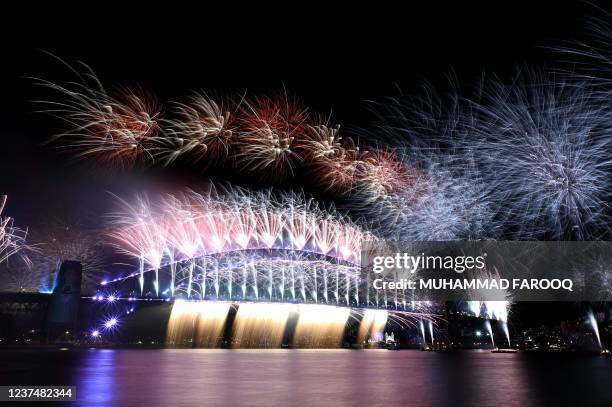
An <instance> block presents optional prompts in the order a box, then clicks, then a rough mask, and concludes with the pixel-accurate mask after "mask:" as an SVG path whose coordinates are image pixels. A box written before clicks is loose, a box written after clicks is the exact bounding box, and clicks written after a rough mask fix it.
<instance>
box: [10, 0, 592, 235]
mask: <svg viewBox="0 0 612 407" xmlns="http://www.w3.org/2000/svg"><path fill="white" fill-rule="evenodd" d="M537 3H538V4H537V5H536V4H534V2H515V1H513V2H506V4H505V5H502V4H496V5H495V7H494V6H492V5H486V3H485V2H482V4H472V5H469V6H466V5H461V6H460V7H459V6H448V5H442V4H439V5H432V6H430V7H429V8H422V7H414V6H413V7H412V9H410V8H409V9H406V10H400V9H376V10H368V9H361V10H358V11H359V14H361V15H360V16H354V15H350V14H349V13H346V14H341V15H339V16H338V15H333V14H331V12H329V14H327V12H328V10H304V13H305V14H307V15H311V13H314V15H312V16H311V18H310V19H307V21H306V22H304V23H301V24H299V23H298V22H297V20H290V19H280V18H279V19H274V18H270V17H268V19H263V20H261V19H258V18H257V16H256V15H253V16H252V19H250V20H241V19H238V18H236V19H232V17H233V16H232V15H231V14H224V13H221V12H216V13H215V12H213V11H212V10H211V11H210V12H209V13H208V14H203V15H202V19H201V20H200V21H199V22H197V21H182V20H174V22H175V23H178V24H177V26H176V28H174V25H171V24H170V23H167V24H163V25H162V24H160V23H156V22H155V21H153V20H150V19H148V18H147V17H145V16H144V15H143V16H140V17H141V18H140V19H138V18H131V17H129V16H128V15H126V14H113V15H112V16H110V17H107V16H105V15H102V14H96V16H95V17H94V16H90V18H88V19H83V20H78V19H72V18H69V17H68V16H67V15H64V16H63V17H62V18H50V17H49V18H41V19H35V18H31V19H30V18H28V19H27V21H24V23H23V24H22V25H20V26H19V28H18V29H16V30H12V29H10V28H9V27H8V26H7V27H4V28H3V29H5V30H6V32H5V33H4V34H3V38H5V39H7V41H4V45H3V52H2V54H3V62H2V64H0V65H1V69H2V75H0V78H1V79H0V80H1V81H2V84H1V87H0V89H2V92H1V95H0V99H1V103H2V106H1V108H0V114H1V117H0V136H1V137H2V150H1V151H2V153H1V154H2V160H1V164H0V165H1V166H2V178H1V184H0V191H1V192H2V193H5V194H8V195H9V203H8V207H7V209H6V212H7V214H10V215H13V216H15V217H16V218H17V220H18V222H19V223H20V224H22V223H24V222H28V223H29V224H31V225H32V226H33V224H35V223H36V222H37V217H38V216H40V214H42V213H45V214H46V213H48V212H53V211H54V210H55V208H56V207H57V208H62V209H64V210H67V209H68V208H70V211H77V212H83V211H85V212H88V211H89V212H94V213H95V212H97V211H102V210H104V206H105V204H106V203H107V201H108V194H106V193H105V192H104V191H106V190H110V191H113V192H116V193H123V192H126V191H130V190H134V189H138V188H153V184H154V185H158V184H159V185H161V188H162V189H165V188H166V187H168V186H176V184H177V183H180V182H185V183H192V182H196V183H197V180H198V176H199V175H198V174H197V173H195V174H191V176H192V177H194V179H191V180H189V179H188V178H189V175H190V174H189V171H185V172H182V173H181V174H179V175H178V176H177V177H176V178H175V177H173V175H172V174H170V173H169V171H164V172H163V173H162V174H153V172H152V171H148V172H144V173H139V174H135V175H129V176H128V175H125V174H121V176H118V174H115V173H112V172H109V171H100V170H99V169H96V168H95V165H93V164H92V163H89V165H88V163H86V162H85V163H74V162H73V160H71V159H70V156H69V155H68V154H65V153H62V152H60V151H58V150H57V149H55V148H53V146H42V145H41V143H43V142H44V141H45V140H48V138H49V137H50V136H51V135H53V134H54V133H56V132H58V131H60V130H62V123H60V122H59V121H58V120H56V119H53V118H50V117H48V116H45V115H43V114H40V113H36V112H35V110H36V109H37V108H39V106H36V105H35V104H34V103H32V102H31V101H33V100H37V99H41V98H45V96H46V94H45V92H44V91H43V89H41V88H38V87H36V86H34V85H33V81H32V80H31V79H28V77H38V78H43V79H48V80H52V81H62V80H64V79H66V78H68V77H69V72H68V71H67V69H66V67H64V66H62V65H61V64H60V63H58V62H57V61H56V60H54V59H53V58H51V57H49V56H48V55H46V54H45V53H44V52H43V51H47V52H50V53H53V54H54V55H56V56H58V57H60V58H62V59H63V60H65V61H67V62H70V63H74V62H75V61H77V60H80V61H83V62H85V63H87V64H88V65H89V66H90V67H92V68H93V70H94V71H95V72H96V73H97V74H98V76H99V78H100V79H101V80H102V81H103V83H104V84H105V85H106V86H108V87H112V86H117V85H126V84H129V85H139V86H142V87H144V88H146V89H149V90H151V91H152V92H154V93H156V94H157V95H158V97H159V99H160V100H161V101H168V100H173V99H180V98H181V97H184V96H186V95H188V94H189V93H190V92H191V91H193V90H198V89H202V90H205V91H207V92H218V93H222V94H230V95H238V94H243V93H244V92H248V94H258V93H269V92H275V91H276V92H278V91H283V89H286V90H287V91H288V92H290V93H291V94H294V95H297V96H298V97H300V98H301V99H302V100H303V101H304V103H305V104H306V105H307V106H309V107H310V109H311V110H312V111H317V112H321V113H332V116H333V118H334V120H335V121H336V122H338V123H340V124H341V125H342V126H343V128H345V129H351V128H354V127H366V128H367V127H368V124H369V123H370V122H371V116H370V115H369V113H368V112H369V110H368V106H369V103H368V101H376V100H379V99H381V98H382V97H385V96H397V95H399V94H400V93H404V94H414V93H418V92H419V91H420V90H421V88H422V86H423V84H424V83H425V82H426V81H427V82H430V83H432V84H433V86H434V87H436V88H438V89H439V90H440V92H444V87H445V85H446V83H447V78H448V77H449V75H454V76H456V78H457V81H458V83H459V84H460V86H461V87H462V88H463V89H465V90H469V89H470V88H471V87H472V86H473V84H474V83H476V82H477V81H478V80H479V79H480V78H481V76H482V75H483V73H487V74H491V73H495V74H497V75H500V76H501V77H502V78H504V77H510V76H511V75H513V74H514V73H516V72H517V69H519V68H520V66H521V65H523V64H528V65H530V66H548V67H551V66H554V65H555V64H556V60H559V59H562V58H561V57H560V56H559V55H558V54H555V53H554V52H553V51H551V49H550V48H551V47H554V46H558V45H560V44H563V43H566V42H567V41H571V40H574V39H581V38H584V37H585V32H584V31H585V29H584V28H585V16H588V15H594V14H596V13H597V9H596V8H595V7H593V6H589V5H586V4H584V3H578V2H576V3H571V4H565V2H563V3H559V2H548V1H544V2H537ZM109 11H112V10H109ZM111 14H112V13H111ZM296 14H299V13H296ZM216 16H222V17H223V18H216ZM194 17H195V16H194ZM294 17H295V18H297V15H294ZM366 17H367V18H366ZM167 20H168V21H169V20H173V19H172V18H168V19H167ZM196 20H197V19H196ZM22 34H23V35H22ZM220 176H221V177H223V174H220ZM160 178H161V179H160Z"/></svg>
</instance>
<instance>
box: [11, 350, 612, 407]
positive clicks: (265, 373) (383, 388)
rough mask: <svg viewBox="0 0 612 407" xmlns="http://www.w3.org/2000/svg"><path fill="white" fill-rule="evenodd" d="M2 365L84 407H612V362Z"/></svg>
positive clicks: (119, 358)
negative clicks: (71, 391) (66, 390)
mask: <svg viewBox="0 0 612 407" xmlns="http://www.w3.org/2000/svg"><path fill="white" fill-rule="evenodd" d="M0 360H2V363H1V364H0V383H1V384H33V383H40V384H42V383H47V384H58V385H59V384H63V385H75V384H76V385H77V386H78V388H77V394H78V398H79V402H78V403H72V405H75V404H76V405H83V406H109V405H132V406H136V405H147V406H164V407H166V406H172V405H202V406H241V405H251V406H260V405H261V406H269V405H283V406H284V405H300V406H322V405H334V406H373V405H384V406H395V405H414V406H449V405H452V406H478V407H482V406H542V405H543V406H547V405H555V406H558V405H581V406H588V405H599V406H601V405H612V386H610V383H611V382H612V360H610V359H605V358H600V357H575V356H573V355H554V356H548V357H541V356H538V355H528V354H524V353H523V354H520V353H519V354H492V353H490V352H469V351H465V352H457V353H454V354H445V353H435V352H421V351H399V352H393V351H386V350H367V351H354V350H353V351H352V350H341V349H334V350H320V349H299V350H282V349H277V350H247V349H244V350H226V349H166V350H102V349H97V350H70V351H67V352H59V351H27V352H22V351H0ZM49 361H53V362H52V363H50V362H49Z"/></svg>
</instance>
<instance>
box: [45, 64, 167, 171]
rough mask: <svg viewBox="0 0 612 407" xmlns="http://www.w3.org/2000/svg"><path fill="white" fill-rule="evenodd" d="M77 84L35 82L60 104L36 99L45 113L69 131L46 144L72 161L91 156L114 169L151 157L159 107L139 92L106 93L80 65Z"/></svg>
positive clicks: (132, 90)
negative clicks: (70, 156)
mask: <svg viewBox="0 0 612 407" xmlns="http://www.w3.org/2000/svg"><path fill="white" fill-rule="evenodd" d="M84 68H85V72H84V73H83V74H80V73H77V72H76V71H74V72H75V74H76V75H77V76H78V81H77V82H69V83H68V84H66V85H60V84H55V83H53V82H49V81H44V80H41V81H39V84H40V85H42V86H45V87H47V88H49V89H51V90H52V91H55V92H58V93H59V94H61V95H62V100H61V101H59V102H57V101H41V102H40V103H42V104H43V105H44V106H45V112H47V113H50V114H53V115H54V116H57V117H59V118H60V119H62V120H64V121H65V122H66V123H67V124H68V125H69V126H70V128H69V129H68V130H67V131H66V132H63V133H60V134H58V135H56V136H55V137H54V138H53V139H52V141H53V142H56V143H58V144H59V145H60V146H61V147H62V148H65V149H68V150H71V151H74V152H75V154H76V155H75V157H76V158H77V159H89V158H94V159H96V160H97V161H100V162H104V163H107V164H109V165H112V166H117V167H132V166H133V165H135V164H136V163H138V162H150V161H151V160H152V159H153V153H154V151H152V147H153V144H152V141H153V139H154V138H155V136H156V135H157V132H158V120H159V118H160V115H161V106H160V105H159V104H158V103H157V100H156V99H155V97H153V96H152V95H151V94H150V93H148V92H146V91H143V90H140V89H130V88H124V89H116V90H114V91H113V92H107V91H106V90H105V89H104V87H103V86H102V84H101V83H100V81H99V80H98V79H97V77H96V76H95V74H94V73H93V72H92V71H91V69H89V68H88V67H87V66H84Z"/></svg>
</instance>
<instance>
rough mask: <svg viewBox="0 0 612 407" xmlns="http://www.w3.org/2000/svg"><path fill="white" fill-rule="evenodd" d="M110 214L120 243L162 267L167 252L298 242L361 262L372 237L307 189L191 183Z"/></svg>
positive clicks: (184, 254) (190, 253) (293, 244)
mask: <svg viewBox="0 0 612 407" xmlns="http://www.w3.org/2000/svg"><path fill="white" fill-rule="evenodd" d="M123 207H124V210H123V211H122V212H120V213H116V214H114V215H113V217H114V219H115V225H116V226H117V231H116V232H112V233H111V236H112V238H113V239H114V240H115V241H116V242H118V243H119V245H120V247H121V249H122V250H123V251H125V252H126V253H128V254H130V255H134V256H136V257H137V258H142V259H143V260H144V261H145V262H147V263H148V264H149V265H150V266H151V267H153V268H158V267H159V266H160V264H161V262H162V259H163V258H164V256H165V255H166V253H168V252H170V251H172V252H175V253H178V255H179V256H180V258H181V259H190V258H192V257H194V256H197V255H204V254H211V253H218V252H223V251H232V250H247V249H296V250H305V251H312V252H316V253H320V254H325V255H333V256H334V257H337V258H339V259H341V260H343V261H347V262H351V263H358V262H359V257H360V250H361V242H362V241H364V240H366V239H371V238H373V237H372V235H371V234H369V233H368V232H366V231H364V230H362V229H361V228H360V227H359V226H357V225H356V224H354V223H352V222H351V221H350V220H349V219H348V218H346V217H345V216H342V215H341V214H339V213H338V212H336V211H334V210H333V208H323V207H321V206H319V204H318V203H317V202H316V201H314V200H312V199H310V198H306V197H305V196H304V195H303V194H295V193H279V194H274V193H272V192H271V191H264V192H250V191H247V190H244V189H238V188H234V189H230V190H229V191H228V192H227V193H226V194H223V193H219V192H218V190H217V189H215V188H211V189H209V190H208V191H207V192H204V193H198V192H195V191H186V192H184V193H182V194H177V195H167V196H166V197H165V199H163V200H161V202H160V203H157V204H151V203H150V202H149V200H148V199H147V198H146V197H143V196H141V197H139V198H138V200H137V204H136V205H129V204H128V203H126V202H125V201H124V202H123Z"/></svg>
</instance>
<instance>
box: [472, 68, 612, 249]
mask: <svg viewBox="0 0 612 407" xmlns="http://www.w3.org/2000/svg"><path fill="white" fill-rule="evenodd" d="M535 79H536V80H535V81H533V83H531V84H524V85H522V86H521V85H512V86H507V85H504V84H502V83H500V82H498V81H493V82H492V83H490V84H489V86H488V87H487V88H486V89H487V93H486V98H485V101H484V102H483V103H482V104H481V105H480V106H479V109H478V125H477V126H476V127H475V128H474V131H473V133H472V134H473V137H470V138H466V139H464V140H463V141H462V144H463V145H464V148H468V146H470V148H472V149H473V151H474V154H475V157H476V159H477V163H478V165H479V166H480V168H482V172H483V173H484V174H485V175H486V180H487V182H488V183H489V185H491V186H492V187H493V188H492V191H494V196H493V199H494V202H495V204H497V205H499V206H500V208H503V210H501V211H500V214H501V215H502V216H503V220H504V221H505V224H506V226H507V227H508V228H510V229H511V230H512V232H509V233H512V234H515V235H516V237H517V238H519V239H525V238H543V237H548V238H555V239H557V238H575V239H580V240H584V239H589V238H597V237H598V236H601V235H605V234H606V233H609V231H608V230H607V228H608V225H609V222H608V220H609V219H608V212H609V207H608V204H607V202H608V201H609V198H610V192H609V191H610V180H611V177H610V174H611V169H612V161H610V153H611V152H612V138H611V137H610V133H609V132H608V131H607V123H603V122H602V117H605V114H604V112H603V111H602V107H601V106H600V105H599V104H596V103H593V101H592V99H591V98H590V93H589V91H588V90H586V87H585V86H575V85H565V84H558V83H551V82H549V81H548V80H547V78H546V77H538V76H535ZM604 121H605V120H604Z"/></svg>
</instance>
